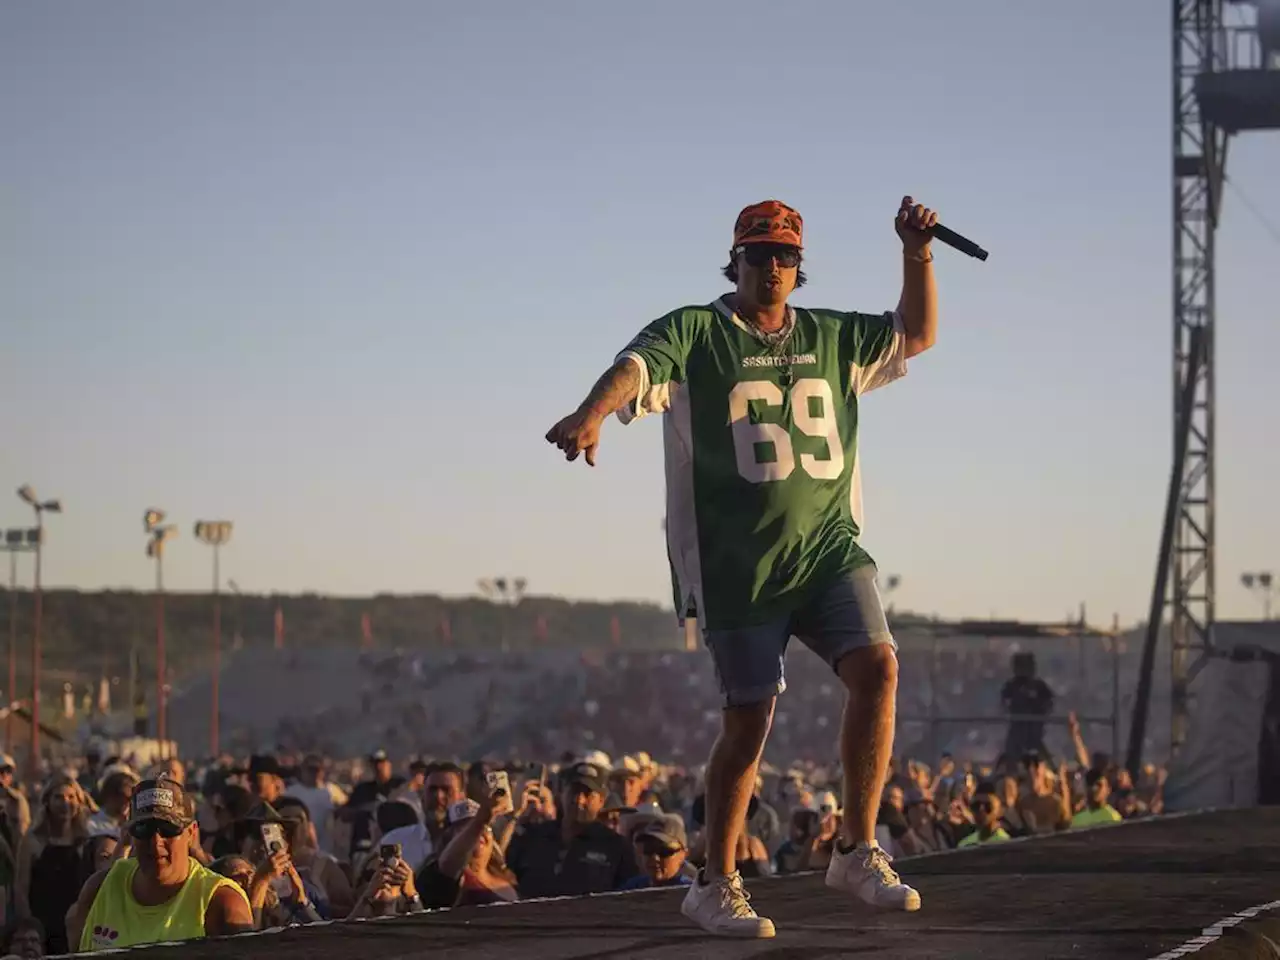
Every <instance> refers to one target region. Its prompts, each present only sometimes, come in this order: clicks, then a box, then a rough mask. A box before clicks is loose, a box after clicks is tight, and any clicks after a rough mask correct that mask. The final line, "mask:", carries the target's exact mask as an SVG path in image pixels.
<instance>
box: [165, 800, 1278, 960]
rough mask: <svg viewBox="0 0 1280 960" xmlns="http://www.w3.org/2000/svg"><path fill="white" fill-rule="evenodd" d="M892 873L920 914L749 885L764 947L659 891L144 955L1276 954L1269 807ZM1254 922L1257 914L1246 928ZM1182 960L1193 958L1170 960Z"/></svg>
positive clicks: (1039, 957)
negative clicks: (1196, 943) (764, 925)
mask: <svg viewBox="0 0 1280 960" xmlns="http://www.w3.org/2000/svg"><path fill="white" fill-rule="evenodd" d="M898 866H899V867H900V868H901V873H902V875H903V876H904V877H905V878H906V879H907V880H908V881H909V882H911V883H912V884H913V885H914V886H916V887H917V888H918V889H919V890H920V892H921V896H922V897H923V901H924V906H923V909H921V910H920V911H919V912H918V913H914V914H903V913H884V912H875V911H872V910H871V909H869V908H864V907H861V906H860V905H856V904H854V903H852V902H850V901H849V900H848V899H847V898H846V897H844V896H842V895H840V894H837V893H835V892H833V891H830V890H827V889H826V888H825V887H824V886H823V883H822V878H821V876H818V875H814V874H809V875H801V876H793V877H778V878H771V879H767V880H757V881H752V882H751V884H750V886H749V889H750V890H751V892H752V903H753V904H754V905H755V906H756V908H757V910H758V911H759V912H760V913H761V915H763V916H768V917H771V918H773V921H774V923H775V925H776V926H777V928H778V935H777V937H776V938H775V939H773V940H746V941H743V940H722V939H717V938H713V937H708V936H706V935H705V934H703V933H702V931H701V930H699V929H697V928H696V927H693V926H691V925H690V924H689V923H688V922H687V921H685V919H684V918H683V917H682V916H681V915H680V912H679V901H680V897H681V896H682V894H681V892H679V891H672V890H660V891H640V892H637V893H630V894H615V895H606V896H600V897H590V898H585V899H576V900H555V901H544V902H536V903H526V904H512V905H504V906H499V907H488V908H473V909H463V910H452V911H440V912H437V913H432V914H428V915H424V916H420V917H413V918H407V919H396V920H383V921H375V922H366V923H359V924H345V923H344V924H328V925H324V926H320V927H312V928H307V929H294V930H288V931H284V932H280V933H266V934H256V935H249V936H245V937H239V938H236V939H234V940H230V941H227V940H224V941H218V942H202V943H191V944H184V945H181V946H180V947H179V946H175V947H152V948H149V949H150V954H149V956H152V957H155V958H156V960H160V958H161V957H163V956H166V955H168V954H169V953H170V951H171V950H181V952H182V955H183V956H184V957H187V958H200V957H209V958H213V957H220V958H233V960H258V958H262V960H268V958H271V960H304V958H305V960H328V958H333V960H338V958H347V957H351V958H356V957H377V958H379V960H394V958H402V957H403V958H416V957H422V958H427V957H431V958H464V957H465V958H466V960H487V958H494V960H499V958H500V960H513V958H519V960H544V958H545V960H551V958H572V960H620V958H631V957H637V958H647V957H653V958H663V960H670V958H671V957H673V956H681V957H698V958H720V957H726V958H727V957H769V958H783V957H797V958H804V960H819V958H824V957H832V958H834V957H858V956H867V957H881V956H892V957H898V958H904V960H925V958H939V960H942V958H946V960H969V958H979V957H1000V958H1006V957H1007V958H1035V960H1053V958H1068V957H1070V958H1088V960H1112V958H1114V960H1122V958H1123V960H1150V958H1155V957H1160V956H1161V955H1162V954H1166V953H1168V952H1169V951H1173V950H1176V949H1177V948H1179V947H1180V946H1182V945H1185V944H1188V942H1189V941H1192V940H1193V939H1194V938H1197V937H1202V936H1204V931H1205V930H1206V928H1211V927H1213V925H1214V924H1217V923H1219V922H1221V921H1223V920H1225V919H1228V918H1233V917H1234V918H1235V920H1234V922H1230V921H1229V923H1228V926H1227V927H1226V928H1225V930H1224V931H1222V935H1220V936H1214V934H1215V933H1217V932H1219V931H1215V930H1209V931H1208V934H1209V936H1208V937H1206V939H1205V941H1204V943H1203V946H1202V948H1201V949H1200V950H1199V951H1198V952H1196V953H1195V954H1194V955H1195V956H1196V957H1197V960H1210V958H1225V957H1232V958H1244V957H1265V956H1280V954H1269V953H1266V952H1260V951H1261V950H1262V949H1263V948H1262V946H1261V945H1262V944H1265V940H1263V939H1262V938H1260V937H1259V936H1258V933H1259V932H1263V933H1268V934H1270V935H1272V936H1275V935H1276V933H1275V931H1276V928H1277V927H1280V902H1278V901H1280V809H1278V808H1269V809H1258V810H1248V811H1223V812H1213V813H1203V814H1195V815H1191V816H1175V817H1168V818H1164V819H1160V820H1151V821H1139V822H1135V823H1127V824H1123V825H1119V826H1115V827H1103V828H1098V829H1095V830H1088V831H1081V832H1077V833H1069V834H1063V835H1059V836H1054V837H1049V838H1045V839H1042V840H1033V841H1029V842H1019V841H1015V842H1012V843H1009V844H1002V845H999V846H996V847H987V848H981V849H977V850H968V851H963V852H959V853H949V854H940V855H937V856H932V857H922V858H917V859H914V860H905V861H901V862H900V863H899V864H898ZM1250 908H1264V909H1259V910H1257V911H1255V914H1256V917H1257V919H1254V918H1253V917H1246V916H1241V913H1242V911H1248V910H1250ZM1272 911H1275V912H1274V913H1273V912H1272ZM1270 917H1275V918H1276V919H1274V920H1273V919H1269V918H1270ZM1276 942H1278V943H1280V939H1277V941H1276ZM1266 949H1269V948H1266ZM1175 955H1176V956H1182V955H1189V953H1178V954H1170V955H1169V958H1168V960H1172V957H1173V956H1175Z"/></svg>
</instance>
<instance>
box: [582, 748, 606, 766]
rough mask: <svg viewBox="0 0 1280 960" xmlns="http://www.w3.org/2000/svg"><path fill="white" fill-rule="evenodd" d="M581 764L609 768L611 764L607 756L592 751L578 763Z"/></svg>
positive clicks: (601, 751) (600, 752)
mask: <svg viewBox="0 0 1280 960" xmlns="http://www.w3.org/2000/svg"><path fill="white" fill-rule="evenodd" d="M580 762H582V763H594V764H595V765H596V766H597V767H605V768H609V767H612V766H613V763H612V762H611V761H610V760H609V755H608V754H607V753H605V752H604V751H603V750H592V751H591V752H590V753H588V754H587V755H586V756H585V757H583V758H582V760H581V761H580Z"/></svg>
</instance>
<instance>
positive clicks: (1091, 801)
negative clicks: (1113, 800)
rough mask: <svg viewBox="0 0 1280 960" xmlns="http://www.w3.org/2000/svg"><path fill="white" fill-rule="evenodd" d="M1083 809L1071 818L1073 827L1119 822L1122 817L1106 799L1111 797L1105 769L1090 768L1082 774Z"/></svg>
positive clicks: (1109, 782)
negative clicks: (1083, 785) (1083, 788)
mask: <svg viewBox="0 0 1280 960" xmlns="http://www.w3.org/2000/svg"><path fill="white" fill-rule="evenodd" d="M1084 783H1085V790H1086V794H1085V805H1084V809H1083V810H1081V811H1080V812H1079V813H1077V814H1076V815H1075V816H1074V817H1072V818H1071V826H1073V827H1095V826H1097V825H1098V824H1102V823H1119V822H1120V821H1121V820H1123V819H1124V818H1123V817H1121V816H1120V814H1119V812H1118V811H1117V810H1116V808H1115V807H1113V806H1111V804H1109V803H1107V800H1108V799H1109V798H1110V797H1111V781H1110V780H1108V779H1107V774H1106V771H1105V770H1090V771H1089V772H1088V773H1086V774H1085V776H1084Z"/></svg>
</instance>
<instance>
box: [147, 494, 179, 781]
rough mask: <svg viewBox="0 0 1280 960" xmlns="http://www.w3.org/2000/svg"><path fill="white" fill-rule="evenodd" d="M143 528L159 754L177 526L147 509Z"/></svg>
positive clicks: (163, 736) (162, 739) (163, 739)
mask: <svg viewBox="0 0 1280 960" xmlns="http://www.w3.org/2000/svg"><path fill="white" fill-rule="evenodd" d="M142 529H143V531H144V532H145V533H146V534H147V537H148V539H147V556H148V557H154V558H155V561H156V739H157V740H159V741H160V756H161V757H162V758H163V757H164V756H165V754H166V753H168V750H167V749H166V748H165V743H166V737H167V734H168V730H167V729H166V723H165V721H166V712H167V704H166V703H165V701H166V699H167V697H166V696H165V689H164V688H165V682H164V681H165V669H164V545H165V541H167V540H169V539H170V538H171V537H175V536H177V534H178V528H177V527H175V526H174V525H173V524H171V523H169V524H166V523H165V522H164V511H163V510H155V509H151V510H148V511H147V512H146V513H144V514H143V515H142Z"/></svg>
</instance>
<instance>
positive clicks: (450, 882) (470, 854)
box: [417, 787, 520, 909]
mask: <svg viewBox="0 0 1280 960" xmlns="http://www.w3.org/2000/svg"><path fill="white" fill-rule="evenodd" d="M511 809H512V804H511V797H510V791H509V789H507V788H505V787H498V788H497V789H493V790H492V791H491V792H490V793H489V795H488V796H487V797H485V799H484V801H483V802H481V803H477V802H476V801H474V800H471V799H469V798H463V799H462V800H459V801H457V802H456V803H455V804H453V806H452V807H451V808H450V809H449V830H448V832H447V834H446V836H445V840H444V845H443V847H442V848H441V850H440V853H439V855H438V856H434V857H431V858H430V859H429V860H428V861H427V862H426V863H425V864H424V865H423V867H422V869H421V870H420V871H419V872H418V877H417V881H418V888H419V889H420V890H421V891H422V902H423V903H424V904H425V905H426V906H427V908H428V909H436V908H439V907H471V906H478V905H481V904H489V903H503V902H509V901H512V900H518V899H519V898H520V894H519V891H518V890H517V888H516V877H515V874H513V873H512V872H511V871H510V870H509V869H507V865H506V864H505V863H504V862H503V859H502V850H501V848H500V847H499V844H498V841H497V839H496V838H495V837H494V833H493V819H494V817H496V816H502V815H503V814H504V813H509V812H511Z"/></svg>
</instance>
